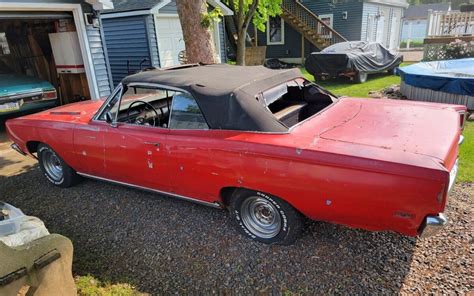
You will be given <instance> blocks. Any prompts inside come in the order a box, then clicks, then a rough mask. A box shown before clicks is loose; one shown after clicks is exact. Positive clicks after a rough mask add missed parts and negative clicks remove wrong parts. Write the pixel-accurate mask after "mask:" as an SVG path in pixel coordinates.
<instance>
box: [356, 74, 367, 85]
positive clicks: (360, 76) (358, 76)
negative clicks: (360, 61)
mask: <svg viewBox="0 0 474 296" xmlns="http://www.w3.org/2000/svg"><path fill="white" fill-rule="evenodd" d="M367 76H368V75H367V73H365V72H357V74H356V77H355V82H356V83H364V82H366V81H367Z"/></svg>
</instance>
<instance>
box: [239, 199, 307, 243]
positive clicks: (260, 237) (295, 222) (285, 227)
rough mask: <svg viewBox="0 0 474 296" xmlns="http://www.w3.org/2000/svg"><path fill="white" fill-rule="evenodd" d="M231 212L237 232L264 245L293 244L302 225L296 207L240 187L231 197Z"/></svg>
mask: <svg viewBox="0 0 474 296" xmlns="http://www.w3.org/2000/svg"><path fill="white" fill-rule="evenodd" d="M230 212H231V215H232V217H233V220H234V221H235V223H236V224H237V228H238V229H239V231H240V232H242V233H243V234H244V235H246V236H248V237H250V238H252V239H254V240H256V241H259V242H262V243H265V244H282V245H289V244H292V243H293V242H294V241H295V240H296V239H297V238H298V236H299V234H300V232H301V230H302V228H303V219H302V216H301V214H300V213H299V212H298V211H297V210H295V209H294V208H293V207H292V206H291V205H290V204H288V203H287V202H285V201H283V200H281V199H279V198H277V197H274V196H272V195H269V194H266V193H263V192H258V191H252V190H240V191H239V192H237V193H236V195H235V196H234V197H233V198H232V199H231V202H230Z"/></svg>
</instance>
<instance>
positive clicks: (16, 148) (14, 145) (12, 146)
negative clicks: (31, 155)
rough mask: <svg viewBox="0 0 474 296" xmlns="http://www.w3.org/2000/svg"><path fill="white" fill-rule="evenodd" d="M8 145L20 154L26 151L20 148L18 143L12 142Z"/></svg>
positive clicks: (24, 154)
mask: <svg viewBox="0 0 474 296" xmlns="http://www.w3.org/2000/svg"><path fill="white" fill-rule="evenodd" d="M10 147H11V148H12V149H13V150H15V151H16V152H18V153H20V154H21V155H23V156H26V153H25V152H23V150H21V148H20V146H18V144H16V143H13V144H11V145H10Z"/></svg>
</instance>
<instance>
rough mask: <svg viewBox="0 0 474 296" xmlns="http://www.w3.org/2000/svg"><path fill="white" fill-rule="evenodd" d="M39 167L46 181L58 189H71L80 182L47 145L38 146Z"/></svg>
mask: <svg viewBox="0 0 474 296" xmlns="http://www.w3.org/2000/svg"><path fill="white" fill-rule="evenodd" d="M37 154H38V161H39V166H40V169H41V171H42V172H43V174H44V175H45V177H46V179H47V180H48V181H49V182H50V183H52V184H53V185H56V186H58V187H62V188H67V187H71V186H73V185H75V184H77V183H79V182H80V181H81V177H80V176H79V175H78V174H77V173H76V171H75V170H74V169H72V168H71V167H70V166H69V165H68V164H67V163H66V162H64V160H63V159H62V158H61V157H60V156H59V155H58V154H57V153H56V152H55V151H54V150H53V149H52V148H51V147H49V146H48V145H46V144H39V145H38V151H37Z"/></svg>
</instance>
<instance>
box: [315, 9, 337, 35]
mask: <svg viewBox="0 0 474 296" xmlns="http://www.w3.org/2000/svg"><path fill="white" fill-rule="evenodd" d="M318 17H319V19H320V20H321V21H322V22H323V23H324V24H325V25H327V26H328V27H330V28H332V25H333V22H332V20H333V14H332V13H331V14H320V15H319V16H318ZM318 31H319V32H318V33H319V35H321V37H324V38H331V37H332V32H331V30H330V29H328V28H327V27H324V26H318Z"/></svg>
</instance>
